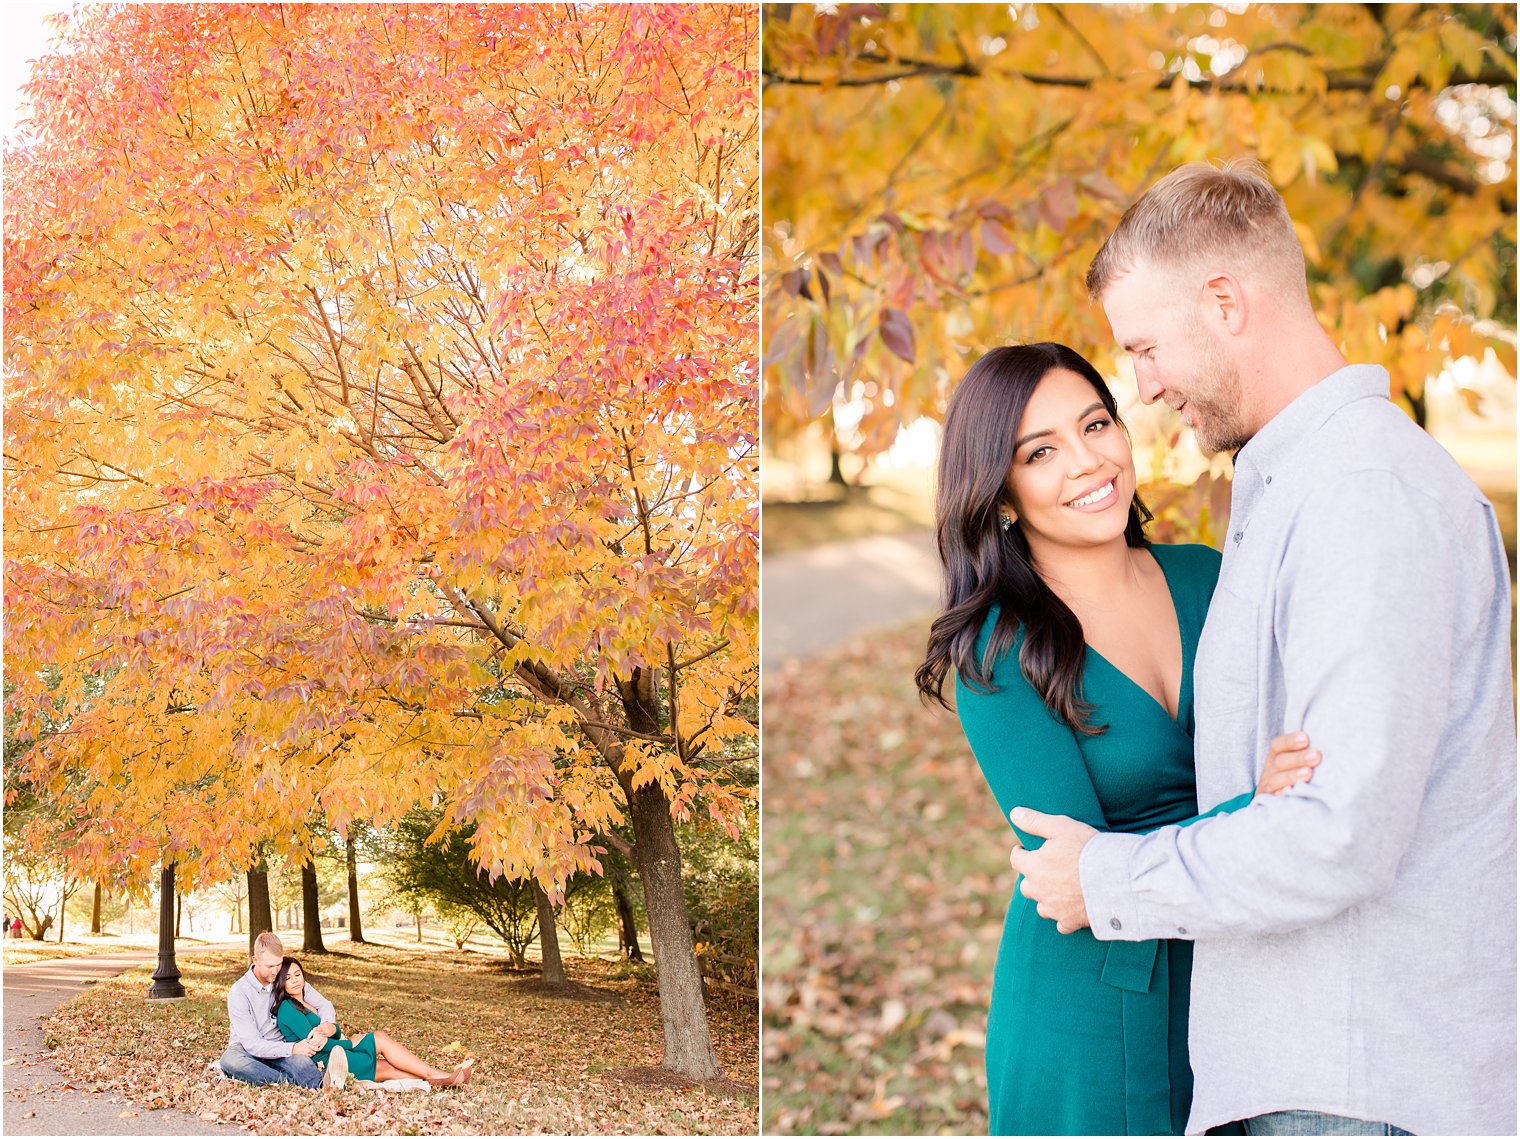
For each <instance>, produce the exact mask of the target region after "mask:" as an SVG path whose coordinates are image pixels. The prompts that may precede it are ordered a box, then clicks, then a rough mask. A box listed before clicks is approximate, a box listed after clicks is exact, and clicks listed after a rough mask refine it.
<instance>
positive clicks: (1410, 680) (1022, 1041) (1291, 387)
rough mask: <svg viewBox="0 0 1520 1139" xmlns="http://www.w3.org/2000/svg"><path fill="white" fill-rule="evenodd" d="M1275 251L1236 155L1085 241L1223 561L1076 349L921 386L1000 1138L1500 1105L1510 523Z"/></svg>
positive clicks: (1269, 226) (1409, 1116) (1164, 184)
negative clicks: (943, 408) (1209, 458)
mask: <svg viewBox="0 0 1520 1139" xmlns="http://www.w3.org/2000/svg"><path fill="white" fill-rule="evenodd" d="M1304 272H1305V271H1304V261H1303V254H1302V251H1301V249H1300V246H1299V243H1298V238H1297V236H1296V234H1295V231H1294V228H1293V224H1292V222H1291V221H1290V220H1289V217H1288V213H1287V210H1286V208H1285V207H1284V205H1283V202H1282V199H1281V198H1280V197H1279V196H1278V194H1277V191H1276V190H1275V189H1274V188H1273V187H1272V186H1271V185H1270V184H1269V183H1268V182H1267V181H1266V179H1265V178H1264V177H1262V175H1261V173H1260V171H1259V168H1257V167H1255V166H1254V165H1251V164H1242V165H1236V164H1231V165H1230V166H1227V167H1225V168H1224V169H1222V170H1221V169H1214V168H1212V167H1207V166H1189V167H1183V168H1182V169H1180V170H1178V171H1176V172H1174V173H1173V174H1171V175H1169V176H1168V177H1167V178H1165V179H1163V180H1162V181H1161V182H1160V183H1158V184H1157V185H1156V186H1154V187H1152V188H1151V189H1150V190H1149V191H1148V192H1147V193H1146V194H1145V195H1143V196H1142V197H1141V198H1140V199H1139V200H1138V201H1137V202H1136V203H1135V204H1134V205H1133V206H1132V207H1131V208H1130V209H1129V211H1128V212H1127V213H1125V215H1124V217H1123V218H1122V219H1121V220H1120V222H1119V225H1118V228H1117V229H1116V230H1115V232H1114V233H1113V234H1112V235H1111V236H1110V237H1109V238H1108V240H1107V242H1105V244H1104V245H1103V247H1102V249H1100V250H1099V252H1098V255H1097V257H1096V258H1095V260H1094V261H1093V263H1092V267H1091V269H1090V270H1089V272H1088V276H1087V287H1088V291H1089V293H1090V294H1091V296H1092V297H1093V299H1094V300H1096V301H1097V302H1099V303H1100V304H1101V305H1102V307H1103V309H1104V311H1105V313H1106V315H1107V316H1108V319H1109V323H1110V325H1111V326H1112V329H1113V333H1114V337H1115V339H1116V340H1117V341H1118V342H1119V343H1120V345H1121V346H1122V347H1123V348H1124V349H1125V350H1126V351H1127V352H1129V354H1130V356H1131V358H1132V359H1133V361H1134V368H1135V378H1136V381H1137V383H1138V386H1139V391H1140V397H1141V398H1142V399H1143V400H1144V401H1145V402H1147V403H1149V402H1152V401H1154V400H1156V399H1158V398H1160V399H1165V401H1166V403H1167V404H1168V405H1170V406H1171V407H1173V408H1174V409H1177V410H1178V411H1179V412H1180V414H1181V417H1182V419H1183V420H1184V421H1185V422H1186V423H1187V424H1188V425H1189V426H1190V427H1192V428H1193V431H1194V433H1195V434H1196V436H1197V439H1198V442H1199V445H1200V446H1201V447H1202V448H1203V449H1204V450H1205V451H1208V452H1217V451H1230V452H1235V472H1234V479H1233V483H1232V487H1231V514H1230V521H1229V530H1228V533H1227V535H1226V540H1225V542H1224V554H1223V557H1222V558H1221V556H1220V555H1219V554H1218V553H1217V552H1215V551H1214V550H1212V549H1209V548H1207V547H1205V546H1196V545H1194V546H1189V545H1154V546H1153V545H1151V543H1150V542H1149V540H1148V539H1147V537H1146V535H1145V530H1144V527H1145V523H1146V522H1147V521H1148V520H1149V517H1150V516H1149V514H1148V513H1147V512H1146V511H1145V508H1144V506H1142V505H1141V503H1140V500H1139V499H1138V498H1137V497H1136V495H1135V481H1136V478H1135V466H1134V460H1133V457H1132V455H1131V452H1130V447H1129V442H1128V440H1127V439H1126V438H1125V436H1124V434H1123V431H1122V428H1121V425H1120V423H1119V420H1118V415H1117V408H1116V406H1115V401H1114V397H1113V395H1112V394H1111V393H1110V392H1109V389H1108V387H1107V386H1106V385H1105V383H1104V381H1103V379H1102V377H1101V376H1100V375H1099V374H1098V372H1097V371H1095V370H1094V369H1093V367H1092V365H1091V364H1089V363H1088V362H1087V361H1086V360H1084V359H1083V358H1082V357H1081V356H1079V355H1078V354H1077V353H1076V352H1073V351H1072V350H1071V349H1069V348H1065V347H1063V346H1060V345H1055V344H1030V345H1023V346H1019V347H1005V348H996V349H993V350H992V351H991V352H988V353H987V354H986V355H985V356H984V357H982V359H981V360H979V361H978V362H977V363H976V365H975V366H974V367H973V368H972V369H971V371H970V373H969V374H968V375H967V376H966V378H965V380H964V381H963V382H962V383H961V384H960V386H959V388H958V389H957V390H956V392H955V394H954V396H953V398H952V399H951V401H950V406H949V410H948V412H947V415H946V418H945V426H944V439H943V443H942V448H941V454H940V469H939V487H938V496H939V497H938V507H937V514H938V519H937V528H938V541H939V551H940V556H941V559H942V561H943V566H944V573H945V597H946V609H945V612H944V613H943V614H942V615H941V616H940V617H939V618H938V619H937V620H936V621H935V623H934V627H933V630H932V632H931V634H930V639H929V647H928V653H927V657H926V659H925V661H924V663H923V665H922V666H921V668H920V669H919V673H918V678H917V679H918V684H919V687H920V689H921V691H922V692H923V693H924V695H925V696H926V697H928V698H930V699H936V698H940V696H941V693H942V691H943V686H944V684H945V682H947V681H950V682H953V684H954V688H955V702H956V707H957V710H958V712H959V715H960V719H961V723H962V726H963V727H964V729H965V733H966V737H967V740H968V741H969V742H970V744H971V748H972V750H973V751H974V752H975V754H976V758H977V761H978V763H979V764H980V766H981V768H982V771H983V773H984V775H985V776H986V779H987V782H988V784H989V786H990V787H991V789H992V791H993V793H994V795H995V797H996V798H997V800H998V802H999V804H1000V805H1001V806H1002V809H1003V811H1004V814H1005V817H1009V818H1011V821H1012V823H1013V824H1014V825H1015V827H1016V828H1017V834H1018V839H1019V841H1020V845H1019V846H1017V847H1015V849H1014V851H1013V853H1012V856H1011V861H1012V864H1013V867H1014V869H1015V870H1017V871H1019V873H1020V874H1021V875H1022V879H1021V881H1020V882H1019V883H1018V885H1017V886H1016V888H1015V889H1014V891H1013V897H1012V900H1011V902H1010V905H1009V909H1008V914H1007V919H1006V921H1005V923H1004V927H1003V935H1002V942H1001V945H1000V948H999V951H998V958H997V964H996V967H995V971H994V977H993V984H992V1005H991V1009H990V1012H989V1016H988V1021H987V1053H986V1056H987V1086H988V1093H989V1099H990V1104H989V1108H990V1123H991V1130H992V1132H993V1133H994V1134H1035V1135H1038V1134H1047V1135H1048V1134H1086V1135H1125V1134H1128V1135H1151V1134H1169V1133H1170V1134H1175V1133H1179V1132H1182V1131H1184V1130H1186V1131H1187V1132H1188V1133H1190V1134H1198V1133H1215V1134H1228V1133H1235V1134H1239V1133H1242V1132H1243V1133H1245V1134H1249V1135H1397V1134H1410V1133H1416V1134H1429V1133H1435V1134H1443V1135H1463V1134H1466V1135H1514V1134H1515V1133H1516V1131H1515V1125H1516V1119H1515V1070H1516V1064H1515V735H1514V728H1515V725H1514V706H1513V681H1512V673H1511V666H1510V641H1509V625H1510V604H1511V602H1510V596H1511V595H1510V584H1509V575H1508V566H1507V564H1506V561H1507V559H1506V556H1505V550H1504V546H1503V543H1502V541H1501V538H1500V534H1499V529H1498V527H1497V525H1496V523H1495V518H1494V512H1493V509H1492V507H1491V506H1490V505H1489V503H1488V502H1487V501H1486V500H1485V499H1484V497H1483V495H1482V494H1481V493H1480V492H1479V490H1478V489H1477V487H1475V486H1474V485H1473V483H1472V482H1471V480H1469V479H1468V478H1467V476H1466V475H1464V474H1463V473H1462V471H1461V470H1460V469H1459V468H1458V466H1457V464H1456V463H1455V462H1453V461H1452V459H1451V457H1450V456H1449V455H1447V454H1446V452H1445V451H1443V450H1442V449H1441V447H1440V446H1439V445H1438V444H1436V443H1435V442H1434V441H1432V439H1431V438H1430V436H1428V435H1427V434H1426V433H1425V432H1423V431H1421V430H1420V429H1419V428H1418V427H1416V426H1415V425H1414V424H1413V423H1412V422H1411V421H1410V420H1409V418H1408V416H1406V415H1404V414H1403V413H1402V412H1401V411H1400V410H1399V409H1398V408H1397V407H1395V406H1394V405H1393V404H1392V403H1391V402H1390V401H1389V398H1388V396H1389V386H1388V376H1387V373H1386V372H1384V371H1383V370H1382V369H1381V368H1376V367H1369V366H1358V365H1351V364H1348V363H1347V362H1346V360H1345V359H1344V358H1343V357H1342V356H1341V353H1340V351H1339V349H1338V347H1337V345H1336V343H1335V341H1334V340H1333V339H1332V337H1331V336H1330V335H1329V334H1327V333H1326V331H1325V330H1324V329H1323V328H1322V327H1321V326H1320V324H1319V321H1318V319H1317V318H1316V315H1315V312H1314V309H1313V306H1312V305H1311V303H1310V300H1309V296H1308V292H1307V289H1306V287H1305V277H1304ZM1195 656H1196V661H1195ZM1280 733H1293V734H1292V735H1289V736H1285V737H1284V736H1280ZM1311 743H1312V745H1313V747H1314V748H1315V751H1313V752H1310V751H1309V750H1308V748H1309V746H1310V744H1311ZM1195 760H1196V767H1195ZM1200 808H1204V809H1205V810H1204V812H1203V814H1202V815H1200Z"/></svg>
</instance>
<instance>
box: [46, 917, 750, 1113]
mask: <svg viewBox="0 0 1520 1139" xmlns="http://www.w3.org/2000/svg"><path fill="white" fill-rule="evenodd" d="M303 963H304V964H305V965H306V967H307V970H308V975H309V976H310V977H311V979H312V982H313V983H314V984H315V985H316V986H317V988H318V989H319V990H320V991H321V992H322V994H323V995H324V996H326V997H328V998H329V999H330V1000H332V1002H333V1003H334V1005H336V1006H337V1010H338V1016H339V1020H340V1023H341V1024H342V1026H343V1028H344V1030H345V1032H355V1031H368V1030H370V1029H374V1028H383V1029H385V1030H386V1031H388V1032H389V1033H390V1034H391V1035H393V1036H395V1037H396V1038H397V1039H398V1040H400V1041H401V1042H403V1043H405V1044H407V1045H408V1046H409V1047H411V1048H412V1049H413V1050H414V1051H415V1052H417V1053H418V1054H419V1055H420V1056H422V1057H423V1058H424V1059H427V1060H430V1061H431V1062H433V1063H435V1064H437V1065H439V1066H441V1067H450V1066H452V1065H453V1064H456V1063H458V1062H459V1061H460V1060H461V1059H463V1058H464V1056H465V1055H473V1056H477V1057H479V1059H478V1061H477V1063H476V1065H475V1074H474V1078H473V1080H472V1082H471V1083H470V1085H469V1086H468V1087H465V1088H462V1089H444V1090H437V1091H433V1092H429V1093H394V1094H386V1093H377V1092H372V1091H364V1090H360V1089H358V1088H356V1087H354V1086H353V1085H352V1084H350V1085H349V1087H348V1088H347V1089H345V1090H344V1091H342V1092H312V1091H305V1090H302V1089H299V1088H293V1087H268V1088H253V1087H249V1086H247V1085H244V1084H238V1083H232V1082H230V1081H219V1080H211V1079H208V1078H207V1076H208V1074H207V1072H206V1071H205V1068H206V1063H207V1061H209V1060H210V1059H212V1058H213V1057H215V1056H219V1055H220V1054H221V1052H222V1049H223V1048H224V1047H225V1046H226V1043H227V1006H226V993H227V989H228V988H229V987H230V986H231V984H232V983H233V981H235V980H236V979H237V977H238V976H239V974H241V973H242V971H243V970H244V969H245V968H246V967H247V957H246V956H245V955H244V954H241V953H225V954H212V953H208V954H203V955H196V956H187V957H181V958H180V960H179V965H180V969H181V970H182V971H183V973H184V977H183V983H184V985H185V989H186V992H187V994H188V998H189V999H187V1000H185V1001H181V1002H177V1003H174V1004H167V1005H150V1004H148V1003H147V1002H146V1001H145V1000H144V999H143V997H144V994H145V992H146V990H147V986H148V983H149V982H148V975H149V973H150V972H151V969H136V970H132V971H131V972H128V973H126V974H123V975H122V976H120V977H115V978H112V979H111V980H109V981H102V982H100V983H99V984H97V985H95V986H93V987H92V988H91V989H89V990H87V991H86V992H85V993H83V994H81V995H80V996H78V997H76V998H75V999H73V1000H72V1001H69V1002H68V1003H67V1004H65V1005H64V1006H63V1007H62V1008H60V1009H59V1010H58V1012H57V1013H55V1014H54V1015H53V1016H52V1017H50V1018H48V1019H47V1021H46V1022H45V1023H46V1032H47V1035H48V1041H49V1044H50V1045H51V1046H52V1047H53V1049H54V1050H53V1052H52V1053H51V1057H50V1058H51V1060H52V1062H53V1064H54V1065H55V1066H56V1067H57V1068H58V1069H59V1070H60V1071H62V1072H64V1073H66V1074H67V1075H68V1076H70V1077H72V1078H76V1079H84V1080H93V1081H98V1082H99V1083H101V1084H103V1085H106V1086H109V1087H111V1088H114V1089H116V1090H118V1091H120V1092H121V1093H122V1094H124V1095H125V1096H126V1097H127V1098H128V1099H130V1100H131V1101H132V1102H133V1103H134V1104H137V1105H141V1108H142V1110H143V1111H144V1112H147V1111H150V1110H154V1109H158V1108H165V1107H174V1108H178V1109H179V1110H181V1111H186V1112H189V1113H190V1114H192V1115H198V1116H199V1117H200V1118H202V1119H205V1120H207V1121H211V1120H217V1121H221V1122H226V1123H234V1124H239V1125H242V1126H244V1127H245V1128H247V1129H248V1130H249V1131H254V1132H257V1133H260V1134H276V1135H281V1134H283V1135H308V1134H328V1135H380V1134H385V1135H398V1134H399V1135H464V1134H499V1135H500V1134H507V1135H510V1134H535V1133H539V1134H551V1135H552V1134H559V1135H576V1134H645V1135H687V1134H731V1135H732V1134H740V1135H742V1134H754V1133H755V1132H756V1131H757V1124H758V1104H757V1099H756V1096H755V1094H754V1092H755V1089H756V1087H757V1080H758V1064H757V1055H756V1032H757V1025H756V1016H755V1010H754V1007H753V1005H746V1004H740V1003H732V1002H724V1003H717V1002H714V1003H711V1004H710V1005H709V1009H708V1011H709V1020H710V1021H711V1024H712V1029H713V1043H714V1046H715V1047H716V1049H717V1052H718V1058H719V1061H720V1062H721V1063H722V1065H723V1070H724V1073H725V1075H726V1076H727V1077H730V1078H731V1079H732V1080H734V1081H738V1083H739V1084H742V1085H744V1086H745V1087H746V1088H747V1091H744V1090H739V1089H738V1087H737V1086H735V1085H729V1086H728V1087H726V1088H724V1089H722V1091H721V1092H715V1091H712V1090H708V1089H705V1088H701V1087H680V1086H675V1087H671V1086H649V1081H647V1080H644V1081H640V1080H639V1079H638V1078H637V1076H638V1074H637V1073H635V1074H634V1077H635V1078H633V1079H630V1078H627V1077H626V1076H625V1075H623V1074H622V1073H623V1070H624V1069H628V1068H639V1067H643V1066H650V1065H658V1064H659V1063H660V1056H661V1035H660V1008H659V1000H658V997H657V994H656V991H655V985H654V979H653V976H652V972H651V970H650V969H649V968H648V967H647V966H643V967H629V966H625V965H622V964H619V963H612V962H606V961H597V960H590V959H585V958H575V957H572V958H568V959H567V960H566V966H565V968H566V973H567V974H568V975H569V976H570V978H571V979H572V980H573V981H575V982H578V983H579V984H580V985H584V986H591V987H593V988H594V989H596V990H600V993H599V994H598V995H599V996H600V997H602V998H604V999H597V1000H564V999H560V998H556V997H550V996H544V995H541V994H540V993H538V992H535V991H533V990H534V989H535V987H536V986H535V985H534V984H532V983H531V982H530V981H529V978H531V980H532V981H536V974H527V975H525V974H514V973H510V972H505V971H503V970H502V969H501V967H500V965H499V963H498V962H495V961H492V960H491V959H489V958H485V957H483V956H481V955H478V954H452V953H438V952H428V951H414V950H403V949H395V948H389V947H385V946H345V947H344V949H343V951H342V952H341V953H334V954H331V955H328V956H326V957H316V956H313V957H309V958H304V959H303Z"/></svg>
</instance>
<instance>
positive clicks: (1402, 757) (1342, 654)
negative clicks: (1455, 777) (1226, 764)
mask: <svg viewBox="0 0 1520 1139" xmlns="http://www.w3.org/2000/svg"><path fill="white" fill-rule="evenodd" d="M1461 551H1462V546H1461V543H1460V534H1459V533H1458V532H1457V528H1456V527H1455V526H1454V525H1453V523H1452V522H1451V520H1450V519H1449V518H1448V517H1447V515H1446V512H1445V511H1444V510H1443V509H1442V508H1441V507H1440V505H1439V504H1438V503H1436V502H1435V501H1434V500H1432V499H1431V498H1430V497H1429V496H1428V495H1426V494H1424V493H1423V492H1421V491H1419V490H1418V489H1417V488H1409V487H1406V486H1404V485H1403V484H1402V483H1401V481H1400V480H1399V479H1398V478H1397V476H1395V475H1393V474H1392V473H1391V472H1386V471H1361V472H1355V473H1353V474H1351V475H1349V476H1347V477H1346V478H1345V479H1343V480H1340V481H1339V482H1338V483H1337V484H1336V485H1335V486H1333V487H1327V488H1325V489H1323V490H1320V491H1317V492H1315V493H1314V494H1313V495H1311V496H1310V497H1309V498H1308V499H1307V500H1306V501H1305V503H1304V505H1303V507H1302V508H1301V509H1300V512H1299V516H1298V518H1297V519H1296V520H1295V524H1294V526H1293V528H1292V530H1291V531H1290V533H1289V536H1288V539H1287V545H1286V547H1285V551H1284V554H1283V559H1282V567H1281V570H1280V571H1279V580H1278V586H1277V590H1276V594H1275V596H1274V598H1273V599H1272V603H1273V605H1274V610H1273V614H1272V623H1273V634H1272V635H1273V638H1274V641H1275V648H1276V651H1277V652H1278V653H1279V655H1280V658H1281V661H1282V670H1283V675H1284V684H1285V691H1286V705H1285V708H1284V719H1285V721H1286V722H1287V723H1288V724H1291V725H1293V727H1294V728H1299V727H1302V729H1303V730H1304V731H1305V732H1307V733H1308V735H1309V738H1310V740H1311V741H1313V744H1314V746H1315V748H1316V749H1317V750H1319V751H1320V753H1321V754H1322V755H1323V756H1324V757H1325V758H1324V761H1323V762H1322V763H1321V764H1320V765H1319V767H1317V768H1316V769H1315V773H1314V778H1313V780H1312V781H1311V782H1309V783H1303V784H1299V785H1297V786H1295V787H1293V788H1291V789H1290V790H1289V791H1287V792H1286V793H1284V794H1281V795H1262V796H1257V797H1256V798H1255V799H1253V800H1251V801H1250V802H1249V803H1248V804H1246V805H1245V806H1243V807H1242V808H1241V809H1239V810H1236V811H1232V812H1229V813H1226V814H1222V815H1219V816H1217V817H1215V818H1210V819H1205V820H1202V821H1200V822H1198V823H1197V824H1196V825H1193V826H1190V827H1176V826H1169V827H1163V828H1162V829H1160V830H1158V831H1156V832H1154V833H1152V834H1149V835H1144V836H1139V835H1099V836H1096V837H1095V838H1093V839H1092V840H1091V841H1090V842H1089V843H1088V844H1087V846H1086V848H1085V849H1084V850H1083V852H1082V858H1081V878H1082V890H1083V895H1084V897H1085V898H1086V901H1087V912H1088V917H1089V920H1090V921H1091V923H1092V927H1093V932H1094V934H1095V935H1096V936H1098V937H1099V938H1103V939H1107V940H1143V939H1148V938H1154V937H1179V936H1182V937H1191V938H1206V937H1237V936H1244V935H1253V934H1260V933H1271V932H1281V931H1287V930H1292V929H1299V928H1303V927H1306V926H1310V925H1315V924H1318V923H1320V922H1324V921H1327V920H1329V919H1330V918H1332V917H1334V916H1335V915H1337V914H1339V913H1341V912H1343V911H1344V910H1346V909H1348V908H1349V907H1351V906H1353V905H1355V904H1356V903H1357V902H1359V901H1362V900H1364V899H1366V898H1369V897H1373V896H1376V895H1377V894H1378V893H1380V892H1381V891H1383V890H1384V889H1386V888H1387V887H1388V886H1389V884H1391V882H1392V881H1393V878H1394V874H1395V872H1396V870H1397V867H1398V864H1399V860H1400V858H1401V857H1402V855H1403V853H1404V851H1405V850H1406V848H1407V846H1408V844H1409V841H1410V837H1411V835H1412V834H1413V831H1414V827H1415V822H1416V819H1417V817H1418V814H1419V810H1420V805H1421V802H1422V800H1423V798H1424V794H1425V788H1426V784H1427V782H1428V780H1429V778H1430V774H1431V770H1432V767H1433V764H1434V762H1435V757H1436V751H1437V746H1438V743H1439V739H1440V734H1441V727H1442V724H1443V723H1444V720H1445V716H1446V703H1447V691H1448V687H1449V684H1450V678H1451V671H1452V661H1453V654H1454V652H1455V651H1456V646H1457V643H1458V641H1457V637H1458V636H1459V633H1458V629H1459V624H1460V621H1459V614H1458V612H1457V606H1456V601H1457V598H1458V596H1459V584H1458V581H1457V578H1456V575H1457V574H1458V573H1459V572H1460V570H1461V567H1462V565H1463V563H1464V557H1463V554H1462V552H1461ZM1416 646H1418V647H1416ZM1280 730H1285V729H1280ZM1200 760H1201V761H1202V762H1207V757H1200Z"/></svg>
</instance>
